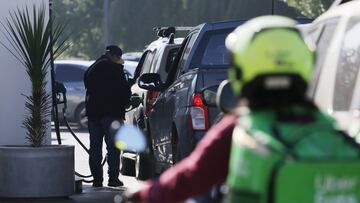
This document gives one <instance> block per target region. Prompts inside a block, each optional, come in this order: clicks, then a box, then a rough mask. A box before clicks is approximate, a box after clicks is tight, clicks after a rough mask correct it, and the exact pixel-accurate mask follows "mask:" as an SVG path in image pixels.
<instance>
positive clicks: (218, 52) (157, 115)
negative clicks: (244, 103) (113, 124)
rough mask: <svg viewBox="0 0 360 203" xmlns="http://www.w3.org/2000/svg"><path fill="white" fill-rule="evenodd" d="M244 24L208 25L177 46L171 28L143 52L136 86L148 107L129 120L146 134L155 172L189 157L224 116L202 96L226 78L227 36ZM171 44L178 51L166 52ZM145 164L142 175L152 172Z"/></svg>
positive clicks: (191, 32)
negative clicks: (214, 123)
mask: <svg viewBox="0 0 360 203" xmlns="http://www.w3.org/2000/svg"><path fill="white" fill-rule="evenodd" d="M243 22H244V21H228V22H218V23H204V24H201V25H198V26H196V27H194V28H191V30H190V31H189V32H188V34H187V36H186V37H185V38H184V39H178V42H175V41H176V39H174V35H175V31H176V30H177V29H176V28H175V29H174V28H167V30H164V31H163V32H159V33H168V36H165V37H164V36H160V38H159V39H157V40H156V41H154V42H152V43H151V44H150V45H149V46H148V47H147V49H146V50H145V51H144V53H143V56H142V58H141V60H140V62H139V66H138V69H137V72H138V71H139V70H141V72H140V74H139V76H140V77H139V78H137V84H135V85H134V86H133V88H132V90H133V92H139V93H140V94H139V95H143V98H144V100H143V106H141V107H139V108H138V109H137V110H136V111H137V112H131V113H130V114H128V115H127V118H129V119H128V122H131V123H134V124H136V125H138V126H139V127H140V128H142V129H143V130H144V132H146V135H147V139H148V142H149V150H148V152H149V153H151V157H152V158H153V161H154V163H155V172H156V173H161V172H162V171H164V170H165V169H166V168H168V167H170V166H172V165H173V164H174V163H176V162H177V161H179V160H180V159H182V158H184V157H186V156H187V155H188V154H189V153H190V152H191V151H192V150H193V148H194V147H195V145H196V144H197V142H198V141H199V140H200V139H201V138H202V137H203V136H204V134H205V132H206V131H207V130H208V129H209V127H210V126H211V125H212V124H213V122H214V120H215V118H216V117H217V115H218V114H219V110H218V109H217V108H216V107H214V106H207V105H206V104H205V102H204V101H203V100H202V97H201V95H200V92H201V90H202V89H203V88H205V87H208V86H213V85H218V84H219V83H220V82H221V81H223V80H224V79H226V78H227V68H228V67H229V65H230V54H229V52H228V51H227V50H226V48H225V38H226V36H227V35H228V34H229V33H230V32H231V31H233V30H234V29H235V28H236V27H237V26H239V25H240V24H242V23H243ZM164 29H166V28H164ZM171 30H172V31H173V32H172V31H171ZM181 41H182V43H181ZM180 43H181V44H180ZM169 44H175V45H172V46H171V49H173V50H174V51H173V52H171V49H168V51H166V50H167V47H169V48H170V46H169ZM169 51H170V52H169ZM135 75H136V74H135ZM139 88H142V89H144V90H145V91H144V90H140V91H139ZM141 91H143V92H141ZM139 112H140V113H139ZM141 160H142V157H141V155H140V156H138V157H137V164H136V166H137V167H138V168H137V171H138V172H139V173H140V174H141V171H144V170H149V168H150V167H149V166H147V165H145V164H142V163H141ZM150 174H151V173H150ZM138 175H139V174H138ZM140 176H141V175H140ZM142 178H143V179H146V177H142Z"/></svg>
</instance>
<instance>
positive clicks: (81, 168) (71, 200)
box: [0, 126, 137, 203]
mask: <svg viewBox="0 0 360 203" xmlns="http://www.w3.org/2000/svg"><path fill="white" fill-rule="evenodd" d="M72 128H73V129H74V131H75V133H76V135H77V136H78V137H79V139H80V140H81V141H82V142H83V143H84V145H85V146H87V147H88V146H89V133H88V132H87V131H82V130H79V129H77V127H76V126H72ZM60 135H61V141H62V144H63V145H74V146H75V170H76V171H77V172H78V173H80V174H83V175H89V174H90V169H89V165H88V155H87V153H86V151H85V150H84V149H83V148H82V147H81V146H80V145H79V144H78V143H77V141H76V140H75V139H74V138H73V136H72V135H71V134H70V133H69V131H68V130H67V129H66V128H65V127H61V131H60ZM51 136H52V144H57V139H56V134H55V132H54V131H52V133H51ZM105 154H106V145H105V143H104V144H103V156H104V155H105ZM107 168H108V167H107V164H105V165H104V182H103V184H104V186H106V185H107V182H108V176H107V173H106V172H107ZM90 179H91V178H90ZM90 179H89V180H90ZM120 180H121V181H123V182H124V186H123V187H116V188H114V187H101V188H94V187H92V186H91V183H83V192H82V193H81V194H74V195H72V196H70V197H68V198H44V199H39V198H36V199H32V198H25V199H20V198H14V199H9V198H7V199H4V198H0V203H38V202H39V203H82V202H87V203H92V202H94V203H95V202H96V203H120V202H121V194H122V193H123V192H124V191H125V190H126V188H127V187H129V186H133V185H136V184H137V181H136V179H135V178H134V177H129V176H123V175H120Z"/></svg>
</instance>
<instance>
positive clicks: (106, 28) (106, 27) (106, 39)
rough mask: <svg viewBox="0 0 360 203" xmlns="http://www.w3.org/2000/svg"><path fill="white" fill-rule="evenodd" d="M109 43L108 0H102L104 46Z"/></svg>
mask: <svg viewBox="0 0 360 203" xmlns="http://www.w3.org/2000/svg"><path fill="white" fill-rule="evenodd" d="M108 44H109V0H104V48H105V47H106V46H107V45H108Z"/></svg>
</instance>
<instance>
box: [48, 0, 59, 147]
mask: <svg viewBox="0 0 360 203" xmlns="http://www.w3.org/2000/svg"><path fill="white" fill-rule="evenodd" d="M52 3H53V2H52V0H49V20H50V23H51V26H52V24H53V16H52ZM50 41H51V42H52V41H53V35H52V29H51V34H50ZM50 46H53V44H50ZM50 58H51V60H50V61H51V63H50V75H51V92H52V101H53V102H52V103H53V108H52V115H53V116H54V124H55V131H56V138H57V141H58V143H59V144H61V137H60V127H59V113H58V108H57V103H56V94H55V70H54V53H53V49H52V48H51V51H50Z"/></svg>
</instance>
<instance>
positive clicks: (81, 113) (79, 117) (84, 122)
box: [75, 104, 88, 129]
mask: <svg viewBox="0 0 360 203" xmlns="http://www.w3.org/2000/svg"><path fill="white" fill-rule="evenodd" d="M75 116H76V122H77V124H78V125H79V127H80V129H87V127H88V119H87V117H86V115H85V104H80V106H79V107H78V108H77V110H76V115H75Z"/></svg>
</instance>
